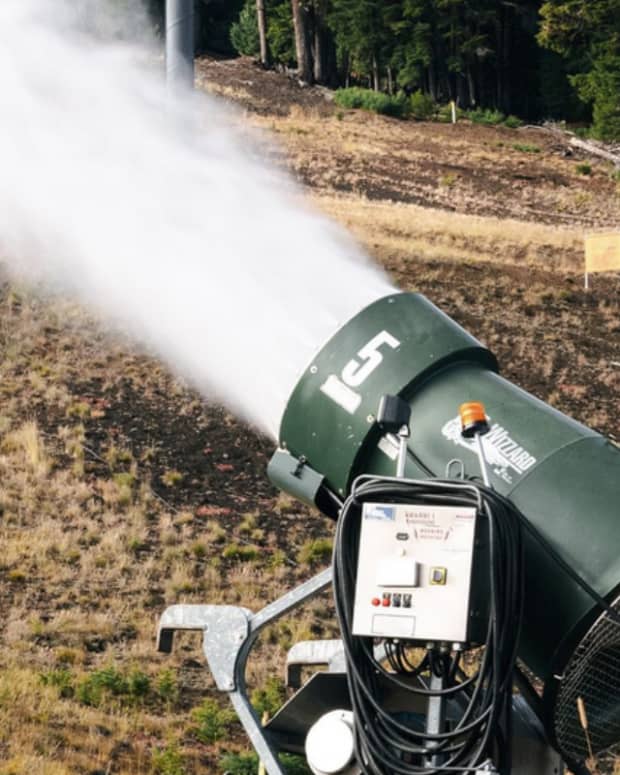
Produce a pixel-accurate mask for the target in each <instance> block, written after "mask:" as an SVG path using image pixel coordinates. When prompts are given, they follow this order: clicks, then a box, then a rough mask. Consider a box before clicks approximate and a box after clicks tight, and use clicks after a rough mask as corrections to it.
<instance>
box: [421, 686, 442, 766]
mask: <svg viewBox="0 0 620 775" xmlns="http://www.w3.org/2000/svg"><path fill="white" fill-rule="evenodd" d="M429 688H430V690H431V691H440V690H441V689H444V688H445V686H444V679H443V676H437V675H435V674H434V673H431V682H430V686H429ZM445 726H446V703H445V699H444V698H443V697H442V696H441V695H439V696H437V697H430V698H429V700H428V712H427V716H426V731H427V732H428V734H430V735H438V734H440V733H441V732H444V731H445ZM436 745H437V743H435V742H432V741H430V742H429V743H428V744H427V748H428V749H431V750H432V749H433V748H434V747H436ZM441 760H442V756H441V755H434V756H427V757H426V759H425V764H426V765H427V766H431V767H439V766H440V764H441Z"/></svg>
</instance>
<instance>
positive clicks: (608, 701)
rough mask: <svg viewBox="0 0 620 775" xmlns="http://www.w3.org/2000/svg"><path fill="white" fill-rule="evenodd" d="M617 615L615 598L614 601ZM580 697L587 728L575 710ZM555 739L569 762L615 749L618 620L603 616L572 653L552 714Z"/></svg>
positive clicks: (618, 742) (619, 689)
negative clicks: (591, 753) (585, 728)
mask: <svg viewBox="0 0 620 775" xmlns="http://www.w3.org/2000/svg"><path fill="white" fill-rule="evenodd" d="M613 608H614V610H615V611H617V612H618V613H619V614H620V597H618V598H617V599H616V600H615V602H614V603H613ZM578 698H581V699H582V701H583V705H584V708H585V712H586V716H587V724H588V729H587V732H586V731H585V730H584V729H583V726H582V723H581V721H580V718H579V713H578V709H577V700H578ZM554 726H555V736H556V740H557V742H558V745H559V747H560V750H561V752H562V753H563V754H564V755H565V756H566V757H567V758H568V759H571V760H573V761H578V762H580V761H585V760H586V759H587V758H588V757H589V755H590V751H589V747H588V738H589V743H590V746H591V749H592V752H593V753H594V754H595V755H599V754H601V753H605V752H610V749H612V750H613V749H614V748H616V749H617V750H619V751H620V621H619V620H617V619H614V618H612V617H611V616H610V615H609V613H608V612H606V613H604V614H603V615H602V616H601V617H600V618H599V619H598V620H597V621H596V622H595V624H594V625H593V626H592V627H591V628H590V630H589V631H588V633H587V635H586V636H585V637H584V638H583V640H582V641H581V643H580V644H579V646H578V647H577V649H576V650H575V652H574V654H573V655H572V657H571V659H570V661H569V663H568V665H567V667H566V670H565V671H564V677H563V679H562V682H561V687H560V690H559V692H558V696H557V700H556V704H555V710H554Z"/></svg>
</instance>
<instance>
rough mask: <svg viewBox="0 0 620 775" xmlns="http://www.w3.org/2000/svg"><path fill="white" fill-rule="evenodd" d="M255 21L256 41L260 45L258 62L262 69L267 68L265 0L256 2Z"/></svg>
mask: <svg viewBox="0 0 620 775" xmlns="http://www.w3.org/2000/svg"><path fill="white" fill-rule="evenodd" d="M256 19H257V21H258V40H259V43H260V61H261V64H262V66H263V67H269V49H268V48H267V17H266V14H265V0H256Z"/></svg>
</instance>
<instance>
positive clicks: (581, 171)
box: [575, 162, 592, 175]
mask: <svg viewBox="0 0 620 775" xmlns="http://www.w3.org/2000/svg"><path fill="white" fill-rule="evenodd" d="M575 169H576V170H577V174H578V175H589V174H590V173H591V172H592V165H590V164H588V163H587V162H583V164H578V165H577V166H576V167H575Z"/></svg>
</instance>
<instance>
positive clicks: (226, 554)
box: [222, 544, 260, 562]
mask: <svg viewBox="0 0 620 775" xmlns="http://www.w3.org/2000/svg"><path fill="white" fill-rule="evenodd" d="M222 557H223V558H224V559H225V560H239V562H254V561H255V560H258V558H259V557H260V551H259V549H258V547H257V546H239V544H230V545H229V546H227V547H226V548H225V549H224V551H223V552H222Z"/></svg>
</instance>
